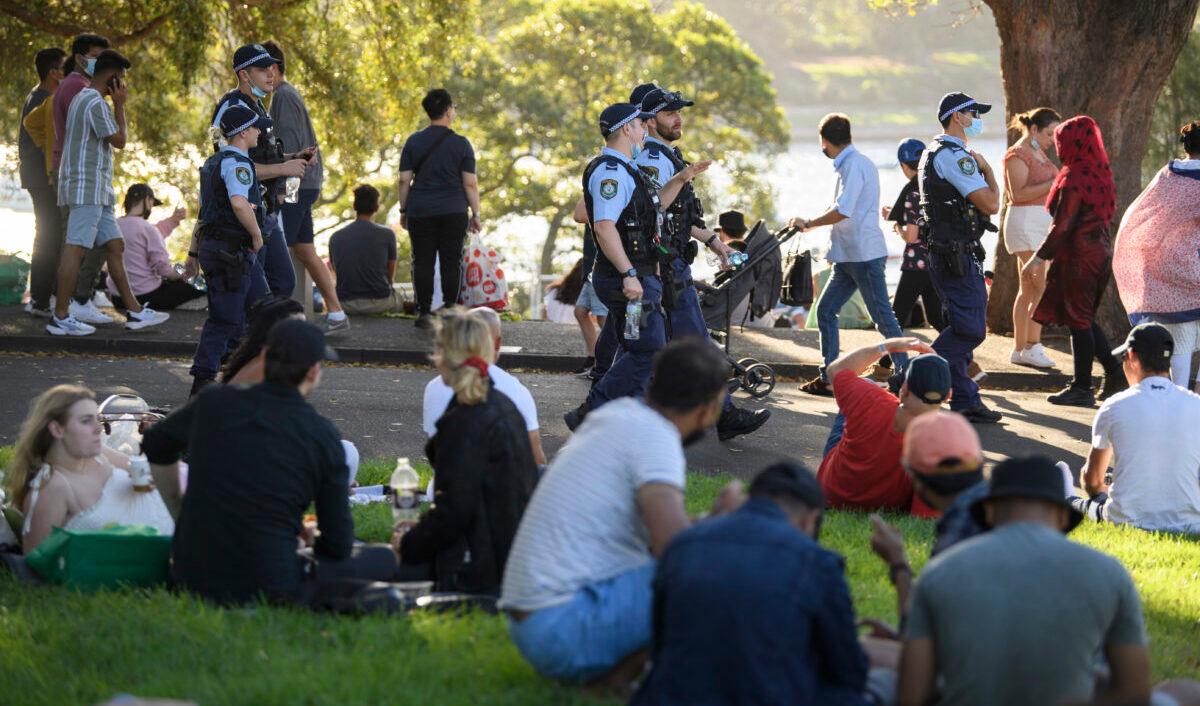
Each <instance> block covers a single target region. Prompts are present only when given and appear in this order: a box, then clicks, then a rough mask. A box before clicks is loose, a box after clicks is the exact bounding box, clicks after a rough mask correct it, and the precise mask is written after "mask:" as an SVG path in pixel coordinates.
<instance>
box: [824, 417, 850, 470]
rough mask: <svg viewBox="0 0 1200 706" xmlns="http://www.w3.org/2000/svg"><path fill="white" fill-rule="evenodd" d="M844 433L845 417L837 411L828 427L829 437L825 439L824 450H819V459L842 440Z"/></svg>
mask: <svg viewBox="0 0 1200 706" xmlns="http://www.w3.org/2000/svg"><path fill="white" fill-rule="evenodd" d="M845 433H846V417H845V416H844V415H843V414H842V413H841V412H838V413H837V416H836V417H834V418H833V426H831V427H829V438H828V439H826V440H825V450H824V451H823V452H821V459H822V460H824V459H825V457H826V456H828V455H829V452H830V451H833V449H834V447H836V446H837V445H838V444H840V443H841V441H842V435H843V434H845Z"/></svg>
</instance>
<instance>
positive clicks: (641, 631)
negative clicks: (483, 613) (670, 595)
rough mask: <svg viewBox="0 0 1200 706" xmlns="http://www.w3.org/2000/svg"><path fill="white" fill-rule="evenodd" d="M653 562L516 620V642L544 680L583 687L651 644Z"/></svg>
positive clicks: (512, 633) (512, 630)
mask: <svg viewBox="0 0 1200 706" xmlns="http://www.w3.org/2000/svg"><path fill="white" fill-rule="evenodd" d="M654 568H655V564H654V562H653V561H650V562H648V563H647V564H645V565H644V566H641V567H639V568H637V569H633V570H632V571H627V572H625V573H623V574H619V575H617V576H614V577H613V578H610V579H607V580H605V581H601V582H599V583H595V584H592V585H591V586H584V587H583V588H581V589H580V590H579V591H577V592H576V593H575V595H574V596H572V598H571V600H569V601H567V602H566V603H563V604H561V605H556V606H554V607H552V608H543V609H542V610H537V611H534V612H533V613H532V614H530V615H529V617H527V618H525V619H524V620H522V621H521V622H519V623H518V622H516V621H514V620H512V619H511V618H510V619H509V621H508V632H509V635H510V636H512V641H513V643H514V644H515V645H516V646H517V649H518V650H519V651H520V652H521V654H522V655H523V656H524V657H525V659H526V660H527V661H528V662H529V664H531V665H533V668H534V669H536V670H537V671H538V673H540V674H541V675H542V676H546V677H549V678H551V679H559V680H561V681H566V682H574V683H583V682H588V681H591V680H592V679H595V678H596V677H598V676H600V675H602V674H604V673H605V672H607V671H608V670H610V669H612V668H613V667H614V666H616V664H617V663H618V662H620V661H621V660H622V659H624V658H625V657H628V656H629V655H631V654H633V653H634V652H636V651H638V650H640V649H642V648H644V647H647V646H648V645H649V644H650V637H651V625H650V622H651V621H650V614H651V609H652V606H653V604H654V588H653V585H654Z"/></svg>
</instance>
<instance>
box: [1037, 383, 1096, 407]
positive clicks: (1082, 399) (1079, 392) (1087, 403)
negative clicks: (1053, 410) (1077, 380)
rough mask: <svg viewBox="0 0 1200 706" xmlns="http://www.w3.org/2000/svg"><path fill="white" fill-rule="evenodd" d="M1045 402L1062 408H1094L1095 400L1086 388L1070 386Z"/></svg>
mask: <svg viewBox="0 0 1200 706" xmlns="http://www.w3.org/2000/svg"><path fill="white" fill-rule="evenodd" d="M1106 382H1107V381H1106ZM1046 401H1047V402H1049V403H1050V404H1056V405H1062V406H1064V407H1094V406H1096V399H1095V398H1094V397H1092V391H1091V390H1090V389H1088V388H1086V387H1075V386H1074V385H1071V386H1070V387H1068V388H1066V389H1065V390H1063V391H1062V392H1060V393H1058V394H1056V395H1050V396H1049V397H1047V398H1046Z"/></svg>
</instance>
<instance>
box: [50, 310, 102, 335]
mask: <svg viewBox="0 0 1200 706" xmlns="http://www.w3.org/2000/svg"><path fill="white" fill-rule="evenodd" d="M46 332H47V333H49V334H50V335H51V336H90V335H92V334H93V333H96V327H95V326H89V325H87V324H85V323H83V322H82V321H80V320H78V319H76V318H75V317H74V316H71V315H69V314H68V315H67V318H65V319H60V318H58V317H57V316H54V315H53V314H51V315H50V323H48V324H46Z"/></svg>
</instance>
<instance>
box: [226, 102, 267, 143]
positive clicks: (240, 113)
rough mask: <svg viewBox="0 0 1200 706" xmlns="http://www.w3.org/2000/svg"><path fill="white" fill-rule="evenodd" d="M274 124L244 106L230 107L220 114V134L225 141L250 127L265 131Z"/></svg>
mask: <svg viewBox="0 0 1200 706" xmlns="http://www.w3.org/2000/svg"><path fill="white" fill-rule="evenodd" d="M274 124H275V123H274V121H273V120H271V119H270V118H268V117H267V116H265V115H262V114H260V113H258V112H257V111H254V110H251V109H250V108H247V107H246V106H244V105H231V106H229V107H228V108H226V109H225V112H224V113H221V134H222V135H224V136H225V139H229V138H231V137H233V136H234V135H236V134H238V133H239V132H242V131H244V130H247V129H249V128H252V127H256V128H258V129H259V130H266V129H267V128H269V127H271V126H272V125H274Z"/></svg>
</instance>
